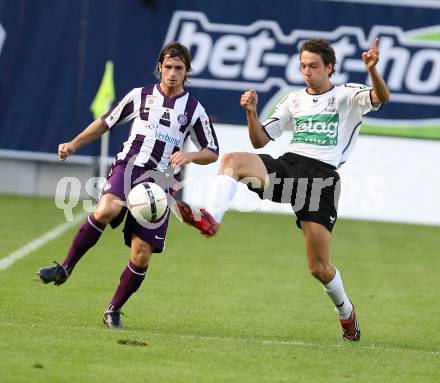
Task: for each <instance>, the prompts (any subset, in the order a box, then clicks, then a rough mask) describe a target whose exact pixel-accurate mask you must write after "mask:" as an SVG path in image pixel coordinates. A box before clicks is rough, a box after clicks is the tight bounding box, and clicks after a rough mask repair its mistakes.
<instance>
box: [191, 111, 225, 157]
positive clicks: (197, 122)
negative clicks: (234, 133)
mask: <svg viewBox="0 0 440 383" xmlns="http://www.w3.org/2000/svg"><path fill="white" fill-rule="evenodd" d="M193 121H194V123H193V124H192V126H191V127H190V137H191V141H192V142H193V144H194V145H195V146H196V148H197V149H199V150H201V149H204V148H207V149H210V150H212V151H213V152H215V153H217V154H218V153H219V146H218V141H217V136H216V134H215V131H214V127H213V125H212V123H211V120H210V119H209V117H208V115H207V114H206V111H205V109H204V108H203V107H202V106H201V105H200V104H198V105H197V108H196V110H195V113H194V119H193Z"/></svg>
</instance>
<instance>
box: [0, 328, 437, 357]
mask: <svg viewBox="0 0 440 383" xmlns="http://www.w3.org/2000/svg"><path fill="white" fill-rule="evenodd" d="M1 326H8V327H19V326H20V327H30V328H41V329H43V328H46V327H47V326H44V325H35V324H32V325H29V324H25V323H16V322H14V323H12V322H0V327H1ZM51 328H52V329H59V330H69V331H70V332H72V331H75V330H86V331H96V332H100V333H101V332H102V331H108V332H109V334H110V333H111V334H115V335H120V336H123V335H135V336H136V337H138V338H139V337H142V338H143V339H142V340H146V339H145V337H149V336H151V337H158V338H174V339H180V340H188V341H196V342H229V343H253V344H260V345H269V346H299V347H311V348H319V349H325V350H327V349H335V348H336V349H344V348H345V346H348V344H349V343H351V342H346V341H343V340H342V339H341V341H340V343H337V344H331V343H330V344H325V343H318V342H317V343H312V342H306V341H303V340H300V339H268V338H253V337H249V338H246V337H228V336H208V335H192V334H176V333H170V332H163V333H160V332H151V331H139V330H129V329H122V330H112V329H109V328H106V327H104V326H102V328H98V327H86V326H52V327H51ZM27 331H29V330H27ZM352 344H353V349H362V350H366V351H383V352H404V353H405V352H406V353H415V354H426V355H433V356H435V357H440V351H435V350H424V349H417V348H406V347H388V346H384V345H377V344H365V345H364V344H362V341H361V342H360V343H357V342H356V343H354V342H353V343H352Z"/></svg>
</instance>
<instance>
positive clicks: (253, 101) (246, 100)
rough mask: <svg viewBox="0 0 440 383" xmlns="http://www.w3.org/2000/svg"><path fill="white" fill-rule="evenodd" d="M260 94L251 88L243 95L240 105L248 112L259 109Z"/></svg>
mask: <svg viewBox="0 0 440 383" xmlns="http://www.w3.org/2000/svg"><path fill="white" fill-rule="evenodd" d="M257 103H258V96H257V93H256V92H255V90H253V89H250V90H248V91H246V92H244V93H243V94H242V95H241V99H240V105H241V107H242V108H243V109H244V110H245V111H246V112H256V111H257Z"/></svg>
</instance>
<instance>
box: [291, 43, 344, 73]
mask: <svg viewBox="0 0 440 383" xmlns="http://www.w3.org/2000/svg"><path fill="white" fill-rule="evenodd" d="M304 51H307V52H312V53H317V54H319V55H320V56H321V57H322V61H324V65H325V66H327V65H328V64H332V71H331V72H330V75H329V77H331V76H332V75H333V74H334V73H335V66H336V54H335V50H334V49H333V48H332V47H331V45H330V43H329V42H328V41H327V40H325V39H310V40H306V41H304V42H303V44H302V45H301V48H300V49H299V54H300V57H301V54H302V53H303V52H304Z"/></svg>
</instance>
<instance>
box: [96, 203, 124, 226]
mask: <svg viewBox="0 0 440 383" xmlns="http://www.w3.org/2000/svg"><path fill="white" fill-rule="evenodd" d="M119 212H120V209H115V208H110V207H105V208H102V209H98V210H96V211H95V212H94V213H93V216H94V217H95V219H96V220H97V221H98V222H101V223H102V224H104V225H107V224H108V223H110V221H111V220H112V219H113V218H115V217H116V216H117V215H118V214H119Z"/></svg>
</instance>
